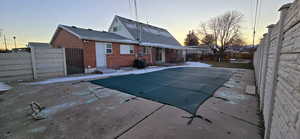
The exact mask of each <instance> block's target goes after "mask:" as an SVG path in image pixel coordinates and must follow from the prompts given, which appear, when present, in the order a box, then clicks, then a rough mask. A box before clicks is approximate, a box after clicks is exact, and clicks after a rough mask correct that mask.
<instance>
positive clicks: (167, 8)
mask: <svg viewBox="0 0 300 139" xmlns="http://www.w3.org/2000/svg"><path fill="white" fill-rule="evenodd" d="M288 2H291V0H264V1H263V3H262V8H261V12H260V15H259V22H258V30H257V37H256V41H255V43H258V42H259V39H260V38H261V37H262V34H263V33H265V32H266V29H265V27H266V26H267V25H269V24H271V23H274V22H276V21H277V19H278V17H279V12H278V11H277V10H278V8H279V7H280V6H281V5H282V4H285V3H288ZM254 4H255V0H210V1H206V0H188V1H182V0H163V1H161V0H151V1H150V0H149V1H142V0H138V15H139V21H141V22H144V23H147V22H148V23H149V24H153V25H155V26H159V27H163V28H166V29H167V30H168V31H169V32H170V33H171V34H172V35H174V36H175V38H176V39H177V40H178V41H179V42H180V43H182V44H183V40H184V38H185V37H186V34H187V33H188V31H189V30H197V28H199V25H200V23H201V22H205V21H207V20H209V19H210V18H211V17H214V16H217V15H220V14H222V13H224V12H226V11H231V10H237V11H240V12H242V13H243V14H244V15H245V17H244V21H243V23H242V25H243V28H242V30H243V35H244V39H245V40H246V42H247V43H248V44H251V43H252V33H253V30H252V28H253V27H252V26H253V12H254V11H253V9H254ZM114 15H120V16H124V17H128V18H131V19H135V17H134V14H133V6H130V5H129V1H128V0H88V1H86V0H77V1H72V2H70V1H69V0H63V1H62V0H43V1H40V0H26V1H20V0H4V1H2V2H1V5H0V19H1V22H0V29H2V34H1V39H0V48H1V49H3V48H4V39H3V33H4V34H5V36H6V39H7V45H8V48H9V49H11V48H14V47H15V46H14V43H13V36H16V41H17V47H25V45H26V44H27V43H28V42H35V41H37V42H49V41H50V39H51V37H52V35H53V34H54V31H55V29H56V27H57V25H58V24H66V25H75V26H79V27H84V28H92V29H96V30H107V29H108V27H109V25H110V23H111V21H112V19H113V17H114Z"/></svg>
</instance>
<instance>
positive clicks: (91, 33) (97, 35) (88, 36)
mask: <svg viewBox="0 0 300 139" xmlns="http://www.w3.org/2000/svg"><path fill="white" fill-rule="evenodd" d="M59 28H61V29H64V30H66V31H68V32H69V33H71V34H73V35H75V36H77V37H78V38H79V39H84V40H95V41H105V42H119V43H134V44H136V43H138V42H137V41H135V40H131V39H128V38H126V37H123V36H120V35H118V34H116V33H111V32H106V31H97V30H93V29H84V28H79V27H75V26H67V25H58V29H59ZM55 34H56V33H55ZM54 36H55V35H54ZM53 38H54V37H53ZM53 38H52V40H53ZM52 40H51V42H52Z"/></svg>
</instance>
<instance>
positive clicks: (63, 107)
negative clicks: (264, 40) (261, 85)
mask: <svg viewBox="0 0 300 139" xmlns="http://www.w3.org/2000/svg"><path fill="white" fill-rule="evenodd" d="M231 70H232V71H233V72H234V74H233V76H232V77H231V79H230V80H229V81H228V82H227V83H225V85H224V87H221V88H219V89H218V90H217V91H216V92H215V95H214V96H215V97H212V98H210V99H208V100H207V101H206V102H205V103H204V104H203V105H201V106H200V108H199V109H198V111H197V114H198V115H201V116H202V117H203V118H202V119H201V118H194V119H193V120H192V121H191V119H189V118H185V117H188V116H190V114H189V113H187V112H185V111H183V110H181V109H178V108H175V107H172V106H168V105H164V104H160V103H157V102H153V101H149V100H145V99H142V98H136V97H135V96H131V95H128V94H125V93H122V92H119V91H115V90H111V89H107V88H103V87H101V86H98V85H94V84H91V83H89V82H80V81H75V82H74V81H73V82H64V83H54V84H48V85H25V84H12V85H11V86H12V87H13V89H11V90H9V91H8V92H5V93H2V94H0V123H1V124H0V138H1V139H2V138H36V139H41V138H46V139H62V138H76V139H77V138H78V139H81V138H89V139H90V138H91V139H92V138H95V139H100V138H101V139H111V138H119V139H140V138H143V139H168V138H170V139H182V138H189V139H199V138H204V139H206V138H212V139H219V138H220V139H225V138H227V139H241V138H243V139H260V138H261V135H260V134H261V133H263V129H262V128H261V127H260V123H261V121H260V116H259V115H257V112H258V99H257V97H256V96H255V95H253V94H249V93H246V90H247V89H246V88H249V87H250V88H251V86H254V73H253V71H251V70H244V69H231ZM32 101H36V102H38V103H40V104H41V105H42V106H45V109H44V110H43V111H42V114H43V115H44V116H45V117H46V119H43V120H38V121H36V120H33V119H32V117H31V109H30V107H29V104H30V103H31V102H32Z"/></svg>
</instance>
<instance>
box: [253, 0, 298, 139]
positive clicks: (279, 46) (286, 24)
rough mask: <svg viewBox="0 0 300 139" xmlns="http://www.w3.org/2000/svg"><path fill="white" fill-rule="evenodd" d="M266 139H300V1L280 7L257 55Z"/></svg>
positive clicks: (258, 84) (256, 63)
mask: <svg viewBox="0 0 300 139" xmlns="http://www.w3.org/2000/svg"><path fill="white" fill-rule="evenodd" d="M254 67H255V76H256V81H257V87H258V94H259V96H260V100H261V102H260V103H261V111H262V112H263V115H264V121H265V138H267V139H268V138H271V139H283V138H286V139H299V138H300V1H299V0H296V1H294V2H293V3H292V4H287V5H284V6H282V7H281V8H280V19H279V21H278V22H277V23H276V24H274V25H271V26H269V30H268V33H267V34H266V35H264V37H263V39H262V40H261V43H260V46H259V48H258V49H257V51H256V52H255V56H254Z"/></svg>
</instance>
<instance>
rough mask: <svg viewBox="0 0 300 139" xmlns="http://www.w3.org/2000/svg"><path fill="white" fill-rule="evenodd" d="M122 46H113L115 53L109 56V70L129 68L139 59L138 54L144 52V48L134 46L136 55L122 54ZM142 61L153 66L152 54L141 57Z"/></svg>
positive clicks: (115, 44)
mask: <svg viewBox="0 0 300 139" xmlns="http://www.w3.org/2000/svg"><path fill="white" fill-rule="evenodd" d="M120 45H121V44H119V43H114V44H113V46H112V47H113V53H112V54H109V55H107V58H106V60H107V61H106V62H107V67H109V68H120V67H128V66H132V65H133V61H134V60H135V59H136V58H137V54H138V53H139V52H140V51H143V47H141V46H134V54H120ZM139 58H140V59H145V60H146V62H147V63H148V64H151V57H150V54H146V55H144V56H140V57H139Z"/></svg>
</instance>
